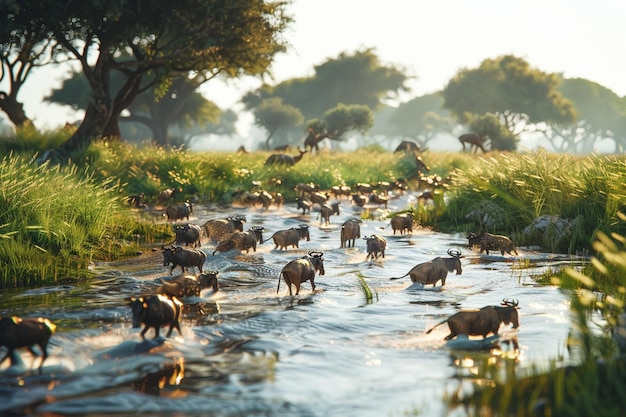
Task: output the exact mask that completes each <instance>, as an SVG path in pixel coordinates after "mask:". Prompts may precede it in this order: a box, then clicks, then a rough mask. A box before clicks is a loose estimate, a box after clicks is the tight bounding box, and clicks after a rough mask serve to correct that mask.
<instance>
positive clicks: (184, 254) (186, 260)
mask: <svg viewBox="0 0 626 417" xmlns="http://www.w3.org/2000/svg"><path fill="white" fill-rule="evenodd" d="M161 249H163V266H168V265H169V264H172V269H170V275H172V272H173V271H174V268H176V267H177V266H178V265H180V269H181V270H182V272H183V273H185V272H187V270H188V269H189V267H192V266H195V267H197V268H198V270H199V271H200V273H202V266H203V265H204V261H205V260H206V254H205V253H204V252H202V251H201V250H200V249H185V248H181V247H179V246H173V247H170V248H165V247H162V248H161Z"/></svg>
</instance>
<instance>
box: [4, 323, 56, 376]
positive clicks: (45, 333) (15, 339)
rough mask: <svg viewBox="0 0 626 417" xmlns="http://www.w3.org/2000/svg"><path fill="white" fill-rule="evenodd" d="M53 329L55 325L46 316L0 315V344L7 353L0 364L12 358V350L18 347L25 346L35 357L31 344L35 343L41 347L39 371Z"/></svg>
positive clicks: (46, 355) (46, 354) (44, 358)
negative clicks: (5, 348) (4, 347)
mask: <svg viewBox="0 0 626 417" xmlns="http://www.w3.org/2000/svg"><path fill="white" fill-rule="evenodd" d="M55 330H56V325H55V324H54V323H52V322H51V321H50V320H48V319H46V318H41V317H38V318H20V317H0V346H6V347H7V353H6V355H4V357H3V358H2V360H0V364H1V363H2V362H4V361H5V360H6V359H7V358H11V360H13V352H14V351H15V349H18V348H26V349H28V351H29V352H30V353H31V354H32V355H33V356H34V357H36V356H37V354H36V353H35V351H34V350H33V348H32V346H33V345H37V346H39V348H40V349H41V363H40V364H39V373H41V368H42V366H43V363H44V361H45V360H46V358H47V357H48V342H49V341H50V337H51V336H52V334H53V333H54V331H55Z"/></svg>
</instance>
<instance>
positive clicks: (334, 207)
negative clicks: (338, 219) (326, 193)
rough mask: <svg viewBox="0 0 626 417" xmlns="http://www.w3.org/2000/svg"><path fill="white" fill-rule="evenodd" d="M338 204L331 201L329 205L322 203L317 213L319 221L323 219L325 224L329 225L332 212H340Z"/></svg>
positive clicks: (337, 213)
mask: <svg viewBox="0 0 626 417" xmlns="http://www.w3.org/2000/svg"><path fill="white" fill-rule="evenodd" d="M339 204H340V203H339V202H336V203H332V204H330V205H328V204H327V203H324V204H323V205H322V207H320V215H319V218H320V223H321V222H322V221H324V224H325V225H329V224H330V216H332V215H333V214H336V215H337V216H338V215H339V214H340V212H339Z"/></svg>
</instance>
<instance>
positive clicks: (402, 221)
mask: <svg viewBox="0 0 626 417" xmlns="http://www.w3.org/2000/svg"><path fill="white" fill-rule="evenodd" d="M391 228H392V229H393V234H394V235H395V234H396V230H398V231H400V234H401V235H402V234H404V233H405V232H406V233H413V214H412V213H403V214H396V215H395V216H393V217H392V218H391Z"/></svg>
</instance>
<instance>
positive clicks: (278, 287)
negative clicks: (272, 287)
mask: <svg viewBox="0 0 626 417" xmlns="http://www.w3.org/2000/svg"><path fill="white" fill-rule="evenodd" d="M282 277H283V272H282V271H281V272H280V274H278V286H277V287H276V294H278V290H279V289H280V279H281V278H282Z"/></svg>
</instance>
